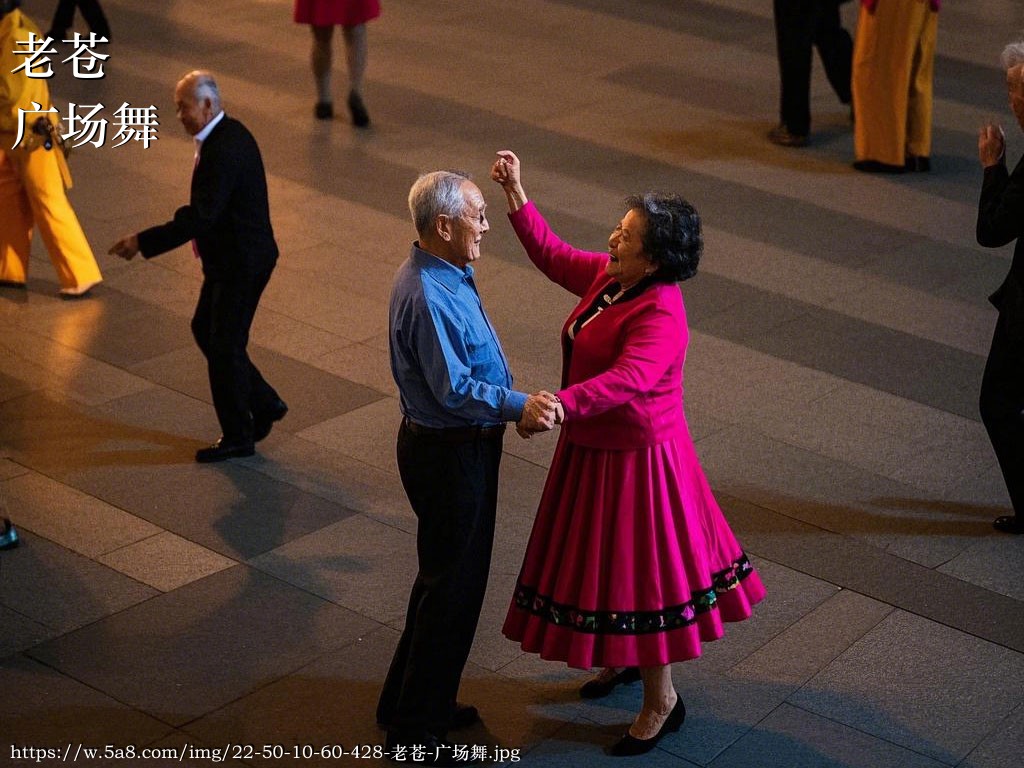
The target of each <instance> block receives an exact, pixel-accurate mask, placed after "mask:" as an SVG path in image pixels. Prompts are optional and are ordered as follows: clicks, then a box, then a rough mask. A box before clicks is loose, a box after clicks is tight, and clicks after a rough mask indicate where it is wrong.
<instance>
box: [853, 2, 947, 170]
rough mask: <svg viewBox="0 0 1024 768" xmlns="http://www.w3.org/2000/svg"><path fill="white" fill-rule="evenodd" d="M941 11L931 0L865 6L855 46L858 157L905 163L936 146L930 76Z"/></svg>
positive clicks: (854, 101)
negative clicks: (933, 7)
mask: <svg viewBox="0 0 1024 768" xmlns="http://www.w3.org/2000/svg"><path fill="white" fill-rule="evenodd" d="M938 25H939V15H938V14H937V13H936V12H935V11H933V10H931V7H930V6H929V4H928V0H880V2H879V3H878V7H877V8H876V9H875V12H874V13H869V12H868V11H867V10H866V9H865V8H864V7H863V6H862V7H861V9H860V16H859V17H858V20H857V39H856V41H855V42H854V48H853V109H854V114H855V115H856V116H857V122H856V123H855V124H854V129H853V146H854V152H855V154H856V157H857V160H874V161H876V162H880V163H885V164H887V165H899V166H902V165H903V164H904V163H905V162H906V159H907V157H908V156H910V155H913V156H915V157H928V156H930V155H931V148H932V75H933V71H934V67H935V39H936V36H937V34H938Z"/></svg>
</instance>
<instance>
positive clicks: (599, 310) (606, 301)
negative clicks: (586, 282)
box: [570, 288, 627, 338]
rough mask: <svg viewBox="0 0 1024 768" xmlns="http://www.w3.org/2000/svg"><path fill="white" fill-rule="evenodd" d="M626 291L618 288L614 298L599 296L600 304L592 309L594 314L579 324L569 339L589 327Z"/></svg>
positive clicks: (605, 295)
mask: <svg viewBox="0 0 1024 768" xmlns="http://www.w3.org/2000/svg"><path fill="white" fill-rule="evenodd" d="M626 290H627V289H625V288H620V289H619V292H618V293H616V294H615V295H614V296H609V295H608V294H607V293H606V294H603V295H602V296H601V302H602V303H601V304H599V305H598V306H597V307H596V308H595V309H594V312H593V314H591V315H590V317H588V318H587V319H586V320H584V321H583V322H582V323H580V324H579V326H578V327H577V328H575V329H574V331H573V333H572V334H571V335H570V338H576V334H577V333H579V332H580V331H582V330H583V329H584V328H586V327H587V325H589V324H590V323H591V322H593V321H594V320H595V319H596V318H597V316H598V315H600V314H601V313H602V312H604V311H605V310H606V309H607V308H608V307H610V306H611V305H612V304H614V303H615V302H617V301H618V300H619V299H621V298H622V297H623V296H624V295H625V294H626Z"/></svg>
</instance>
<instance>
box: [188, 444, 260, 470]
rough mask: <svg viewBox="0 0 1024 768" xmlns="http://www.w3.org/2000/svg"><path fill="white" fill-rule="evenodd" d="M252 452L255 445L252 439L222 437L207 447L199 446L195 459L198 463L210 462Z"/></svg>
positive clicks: (234, 457)
mask: <svg viewBox="0 0 1024 768" xmlns="http://www.w3.org/2000/svg"><path fill="white" fill-rule="evenodd" d="M254 453H256V446H254V445H253V443H252V440H225V439H224V438H223V437H222V438H221V439H220V440H218V441H217V442H216V443H214V444H213V445H211V446H210V447H209V448H200V449H199V450H198V451H196V461H198V462H199V463H200V464H212V463H213V462H215V461H224V460H225V459H237V458H240V457H242V456H252V455H253V454H254Z"/></svg>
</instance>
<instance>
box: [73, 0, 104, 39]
mask: <svg viewBox="0 0 1024 768" xmlns="http://www.w3.org/2000/svg"><path fill="white" fill-rule="evenodd" d="M78 10H79V11H81V12H82V18H83V19H85V23H86V24H88V25H89V29H90V30H92V31H93V32H95V33H96V34H97V35H100V36H102V37H105V38H107V39H108V40H109V39H110V24H109V23H108V22H107V16H106V14H105V13H103V8H102V7H100V0H78Z"/></svg>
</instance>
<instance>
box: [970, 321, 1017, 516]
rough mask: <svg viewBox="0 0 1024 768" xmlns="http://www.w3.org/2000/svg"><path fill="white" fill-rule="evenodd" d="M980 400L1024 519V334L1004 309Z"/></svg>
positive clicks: (983, 417)
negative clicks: (1012, 324) (1013, 328)
mask: <svg viewBox="0 0 1024 768" xmlns="http://www.w3.org/2000/svg"><path fill="white" fill-rule="evenodd" d="M979 400H980V402H979V405H980V408H981V420H982V422H983V423H984V424H985V429H986V430H988V437H989V440H991V441H992V447H993V448H994V449H995V452H996V458H997V459H998V460H999V468H1000V469H1001V470H1002V472H1003V479H1004V480H1005V481H1006V490H1007V491H1009V494H1010V503H1011V504H1012V505H1013V511H1014V514H1016V515H1017V517H1018V519H1019V520H1024V338H1021V337H1020V334H1018V335H1017V336H1013V335H1012V334H1011V333H1010V330H1009V323H1008V322H1007V320H1006V316H1005V315H1004V314H1003V313H1000V315H999V320H998V321H997V322H996V330H995V333H994V334H993V336H992V348H991V349H990V350H989V353H988V360H987V361H986V363H985V373H984V375H983V376H982V379H981V397H980V399H979Z"/></svg>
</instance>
